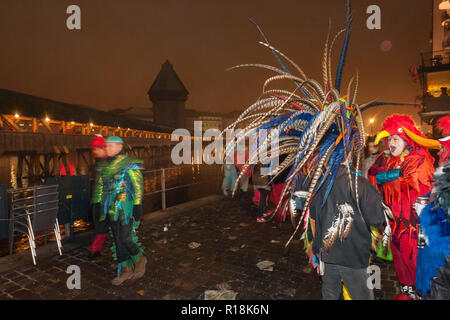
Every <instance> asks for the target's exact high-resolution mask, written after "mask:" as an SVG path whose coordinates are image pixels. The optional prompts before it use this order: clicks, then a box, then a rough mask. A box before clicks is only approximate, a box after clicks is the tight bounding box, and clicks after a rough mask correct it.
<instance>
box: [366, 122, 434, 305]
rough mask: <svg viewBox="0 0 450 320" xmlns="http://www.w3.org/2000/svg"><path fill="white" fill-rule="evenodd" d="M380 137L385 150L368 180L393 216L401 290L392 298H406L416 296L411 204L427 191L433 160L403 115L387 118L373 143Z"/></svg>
mask: <svg viewBox="0 0 450 320" xmlns="http://www.w3.org/2000/svg"><path fill="white" fill-rule="evenodd" d="M383 138H385V139H386V144H387V146H388V150H386V151H385V152H383V153H381V154H380V155H379V156H378V157H377V159H376V161H375V163H374V164H373V165H372V167H371V168H370V169H369V180H370V181H371V182H372V183H373V184H374V185H375V186H376V187H377V188H378V190H379V191H380V192H381V193H382V195H383V197H384V201H385V203H386V204H387V205H388V206H389V207H390V208H391V210H392V212H393V215H394V220H393V221H392V222H391V228H392V242H391V250H392V257H393V261H394V268H395V272H396V274H397V277H398V281H399V283H400V292H401V293H400V294H399V295H398V296H397V297H396V298H395V299H396V300H410V299H415V298H416V294H415V282H416V266H417V265H416V259H417V225H418V217H417V214H416V212H415V210H414V208H413V206H414V203H415V202H416V200H417V198H418V197H421V196H424V195H426V194H427V193H428V192H430V191H431V188H432V179H433V172H434V168H433V162H434V159H433V157H432V156H431V155H430V153H429V151H428V149H427V148H426V147H425V146H423V145H422V144H421V143H423V142H422V141H423V139H425V137H424V135H423V134H422V133H421V132H420V131H419V130H418V129H417V128H416V125H415V123H414V121H413V120H412V119H411V118H410V117H409V116H407V115H399V114H395V115H392V116H390V117H388V118H387V119H386V120H385V121H384V123H383V125H382V130H381V132H380V133H378V135H377V137H376V139H375V144H378V143H379V141H380V140H381V139H383Z"/></svg>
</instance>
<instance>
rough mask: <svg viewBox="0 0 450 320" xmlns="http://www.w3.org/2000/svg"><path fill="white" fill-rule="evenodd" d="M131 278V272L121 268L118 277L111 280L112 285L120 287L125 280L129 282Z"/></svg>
mask: <svg viewBox="0 0 450 320" xmlns="http://www.w3.org/2000/svg"><path fill="white" fill-rule="evenodd" d="M132 278H133V270H131V268H129V267H127V266H123V267H122V270H121V271H120V276H118V277H115V278H114V279H113V280H112V282H111V283H112V284H113V285H115V286H118V285H121V284H122V283H123V282H124V281H125V280H129V279H132Z"/></svg>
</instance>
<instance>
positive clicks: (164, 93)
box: [148, 60, 189, 128]
mask: <svg viewBox="0 0 450 320" xmlns="http://www.w3.org/2000/svg"><path fill="white" fill-rule="evenodd" d="M188 94H189V92H188V91H187V89H186V87H185V86H184V84H183V82H181V80H180V78H179V77H178V75H177V74H176V72H175V70H174V69H173V66H172V64H171V63H170V62H169V60H166V62H164V64H163V65H162V67H161V71H160V72H159V74H158V75H157V76H156V79H155V81H154V82H153V84H152V86H151V87H150V89H149V90H148V96H149V98H150V100H151V101H152V104H153V122H154V123H155V124H156V125H162V126H167V127H171V128H184V126H185V119H184V108H185V103H186V100H187V96H188Z"/></svg>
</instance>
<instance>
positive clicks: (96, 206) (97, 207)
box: [92, 203, 102, 221]
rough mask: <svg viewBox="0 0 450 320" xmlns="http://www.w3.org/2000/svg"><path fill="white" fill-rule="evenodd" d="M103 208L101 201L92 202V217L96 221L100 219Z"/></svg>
mask: <svg viewBox="0 0 450 320" xmlns="http://www.w3.org/2000/svg"><path fill="white" fill-rule="evenodd" d="M101 209H102V205H101V203H93V204H92V218H93V220H94V221H98V219H100V215H101V213H102V211H101Z"/></svg>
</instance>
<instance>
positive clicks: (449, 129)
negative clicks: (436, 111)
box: [436, 115, 450, 137]
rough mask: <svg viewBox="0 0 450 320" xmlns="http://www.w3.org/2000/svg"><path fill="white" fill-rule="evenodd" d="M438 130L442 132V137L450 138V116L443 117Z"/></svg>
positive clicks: (439, 121)
mask: <svg viewBox="0 0 450 320" xmlns="http://www.w3.org/2000/svg"><path fill="white" fill-rule="evenodd" d="M436 128H438V129H439V130H441V131H442V136H443V137H447V136H450V115H448V116H445V117H442V118H440V119H439V120H438V122H437V123H436Z"/></svg>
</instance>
